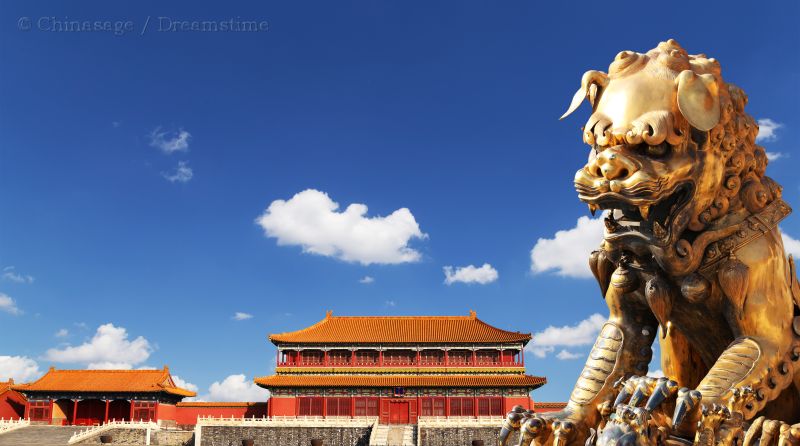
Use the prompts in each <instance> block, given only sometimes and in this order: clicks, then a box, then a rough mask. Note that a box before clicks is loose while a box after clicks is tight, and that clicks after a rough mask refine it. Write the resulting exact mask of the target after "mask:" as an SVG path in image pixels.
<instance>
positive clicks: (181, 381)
mask: <svg viewBox="0 0 800 446" xmlns="http://www.w3.org/2000/svg"><path fill="white" fill-rule="evenodd" d="M172 380H173V381H175V385H176V386H178V387H180V388H182V389H186V390H191V391H192V392H197V391H198V390H199V389H198V387H197V386H196V385H194V384H192V383H190V382H189V381H186V380H184V379H183V378H181V377H180V376H178V375H172Z"/></svg>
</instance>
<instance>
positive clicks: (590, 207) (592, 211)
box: [589, 204, 599, 216]
mask: <svg viewBox="0 0 800 446" xmlns="http://www.w3.org/2000/svg"><path fill="white" fill-rule="evenodd" d="M597 209H599V206H597V205H596V204H590V205H589V211H590V212H591V213H592V216H594V213H595V212H597Z"/></svg>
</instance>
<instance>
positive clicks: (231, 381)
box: [173, 374, 269, 402]
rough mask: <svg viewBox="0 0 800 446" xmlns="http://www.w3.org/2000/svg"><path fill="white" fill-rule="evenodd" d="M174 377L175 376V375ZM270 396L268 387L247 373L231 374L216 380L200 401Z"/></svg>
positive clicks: (253, 399)
mask: <svg viewBox="0 0 800 446" xmlns="http://www.w3.org/2000/svg"><path fill="white" fill-rule="evenodd" d="M173 378H174V377H173ZM268 397H269V392H268V391H267V389H263V388H261V387H258V386H257V385H256V384H255V383H254V382H253V381H249V380H247V377H245V375H243V374H242V375H230V376H228V377H227V378H225V379H224V380H222V382H219V381H215V382H214V383H213V384H211V386H210V387H209V388H208V393H206V394H204V395H200V396H199V397H198V398H197V400H199V401H249V402H263V401H266V400H267V398H268Z"/></svg>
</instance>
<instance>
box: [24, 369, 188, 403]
mask: <svg viewBox="0 0 800 446" xmlns="http://www.w3.org/2000/svg"><path fill="white" fill-rule="evenodd" d="M14 389H15V390H19V391H22V392H26V391H30V392H165V393H170V394H173V395H178V396H184V397H189V396H195V395H196V393H194V392H192V391H190V390H186V389H182V388H180V387H178V386H176V385H175V382H174V381H173V380H172V376H171V375H170V373H169V368H167V367H164V368H163V369H161V370H57V369H56V368H54V367H51V368H50V370H49V371H48V372H47V373H45V374H44V376H42V377H41V378H39V379H38V380H36V381H34V382H32V383H30V384H22V385H18V386H14Z"/></svg>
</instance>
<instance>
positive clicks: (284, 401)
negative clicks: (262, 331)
mask: <svg viewBox="0 0 800 446" xmlns="http://www.w3.org/2000/svg"><path fill="white" fill-rule="evenodd" d="M361 400H374V401H371V404H369V405H368V404H365V403H366V401H364V402H362V401H361ZM332 405H335V406H336V408H335V409H333V408H332ZM516 405H519V406H522V407H524V408H525V409H529V408H530V407H531V400H530V398H528V397H524V396H523V397H499V396H498V397H483V396H477V397H464V396H461V397H458V396H456V397H445V396H435V397H430V396H409V397H401V398H396V397H395V398H387V397H321V396H315V397H297V398H294V397H273V398H271V399H270V413H269V415H270V416H378V417H380V422H381V423H384V424H406V423H416V422H417V417H419V416H476V415H478V416H504V415H505V414H506V413H507V412H509V411H510V410H511V408H513V407H514V406H516Z"/></svg>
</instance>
